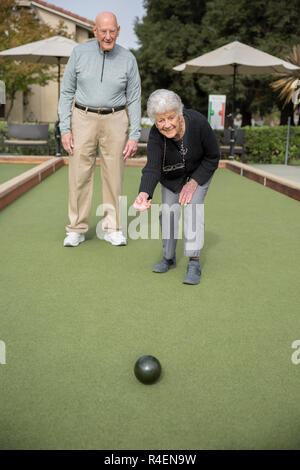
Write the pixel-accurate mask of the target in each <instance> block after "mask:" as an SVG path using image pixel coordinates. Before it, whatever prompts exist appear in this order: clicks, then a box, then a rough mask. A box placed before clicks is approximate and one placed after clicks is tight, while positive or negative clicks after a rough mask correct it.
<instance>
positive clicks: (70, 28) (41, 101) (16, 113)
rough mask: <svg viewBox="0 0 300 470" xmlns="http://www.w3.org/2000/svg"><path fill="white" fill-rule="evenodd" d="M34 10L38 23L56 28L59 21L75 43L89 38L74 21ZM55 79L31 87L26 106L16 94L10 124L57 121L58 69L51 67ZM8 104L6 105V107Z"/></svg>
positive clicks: (62, 71) (88, 34) (20, 94)
mask: <svg viewBox="0 0 300 470" xmlns="http://www.w3.org/2000/svg"><path fill="white" fill-rule="evenodd" d="M34 10H35V13H36V15H37V16H38V18H39V19H40V21H42V22H43V23H47V24H49V25H50V26H51V27H53V28H56V27H57V26H58V24H59V22H60V21H61V20H63V22H64V25H65V26H66V28H67V32H68V34H72V36H73V37H72V39H74V40H75V41H76V42H78V43H81V42H85V41H87V40H88V39H89V37H90V36H91V32H89V31H88V30H86V29H85V28H83V27H81V26H79V25H77V24H76V23H75V22H74V21H71V20H68V19H66V18H62V17H61V16H59V15H57V14H55V12H53V13H52V12H48V11H45V10H43V9H41V8H39V7H36V6H34ZM64 68H65V66H64V65H62V66H61V80H60V82H62V78H63V73H64ZM50 70H51V72H53V73H54V75H55V79H54V80H52V81H50V82H49V83H48V85H46V86H44V87H41V86H40V85H32V86H31V88H30V94H29V96H28V104H26V103H25V104H23V94H22V93H18V96H17V98H16V100H15V102H14V106H13V109H12V112H11V114H10V117H9V121H11V122H23V121H28V122H55V121H56V120H57V105H58V82H57V74H58V67H57V66H53V67H51V69H50ZM8 106H9V103H7V107H8Z"/></svg>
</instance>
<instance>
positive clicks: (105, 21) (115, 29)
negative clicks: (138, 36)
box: [93, 13, 120, 51]
mask: <svg viewBox="0 0 300 470" xmlns="http://www.w3.org/2000/svg"><path fill="white" fill-rule="evenodd" d="M93 31H94V35H95V37H96V38H97V39H98V41H99V45H100V49H101V50H102V51H111V50H112V49H113V48H114V46H115V43H116V40H117V37H118V36H119V31H120V26H118V24H117V20H116V17H115V16H114V15H112V14H105V13H104V14H100V15H98V16H97V18H96V25H95V26H94V28H93Z"/></svg>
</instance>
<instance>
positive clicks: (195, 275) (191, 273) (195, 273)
mask: <svg viewBox="0 0 300 470" xmlns="http://www.w3.org/2000/svg"><path fill="white" fill-rule="evenodd" d="M200 277H201V267H200V264H199V261H198V260H194V259H191V260H190V262H189V264H188V267H187V272H186V275H185V276H184V279H183V284H199V282H200Z"/></svg>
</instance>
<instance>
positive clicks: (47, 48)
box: [0, 34, 77, 156]
mask: <svg viewBox="0 0 300 470" xmlns="http://www.w3.org/2000/svg"><path fill="white" fill-rule="evenodd" d="M75 46H77V42H75V41H72V40H71V39H68V38H65V37H63V36H60V35H59V34H58V35H57V36H52V37H51V38H47V39H43V40H41V41H35V42H30V43H28V44H24V45H22V46H18V47H13V48H12V49H7V50H5V51H1V52H0V59H1V58H3V59H9V60H20V61H24V62H32V63H35V64H49V65H57V67H58V70H57V88H58V99H59V95H60V75H61V73H60V66H61V64H66V63H67V62H68V59H69V57H70V55H71V52H72V50H73V48H74V47H75ZM58 124H59V121H56V123H55V139H56V155H57V156H59V155H60V154H61V152H60V133H59V125H58Z"/></svg>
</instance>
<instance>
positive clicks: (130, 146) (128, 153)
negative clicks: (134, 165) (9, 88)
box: [123, 139, 138, 160]
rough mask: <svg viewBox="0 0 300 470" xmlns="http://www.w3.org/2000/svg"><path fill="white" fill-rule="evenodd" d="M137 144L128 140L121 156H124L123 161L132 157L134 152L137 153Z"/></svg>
mask: <svg viewBox="0 0 300 470" xmlns="http://www.w3.org/2000/svg"><path fill="white" fill-rule="evenodd" d="M137 148H138V144H137V142H136V141H135V140H132V139H128V140H127V144H126V145H125V148H124V151H123V155H124V160H126V159H127V158H130V157H133V155H134V154H135V152H136V151H137Z"/></svg>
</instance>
